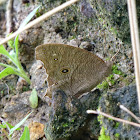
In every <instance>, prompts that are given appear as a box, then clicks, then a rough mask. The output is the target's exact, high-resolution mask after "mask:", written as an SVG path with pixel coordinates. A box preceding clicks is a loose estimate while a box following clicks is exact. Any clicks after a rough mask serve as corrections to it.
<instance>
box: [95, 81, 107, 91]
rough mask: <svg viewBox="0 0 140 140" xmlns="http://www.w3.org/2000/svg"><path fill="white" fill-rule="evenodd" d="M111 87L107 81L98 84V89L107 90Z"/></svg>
mask: <svg viewBox="0 0 140 140" xmlns="http://www.w3.org/2000/svg"><path fill="white" fill-rule="evenodd" d="M108 87H109V83H108V82H107V81H103V82H102V84H98V85H97V88H99V89H107V88H108Z"/></svg>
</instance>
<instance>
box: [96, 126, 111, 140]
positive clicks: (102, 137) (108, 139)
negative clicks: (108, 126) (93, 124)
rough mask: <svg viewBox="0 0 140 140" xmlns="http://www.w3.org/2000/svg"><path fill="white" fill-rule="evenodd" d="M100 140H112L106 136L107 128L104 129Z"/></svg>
mask: <svg viewBox="0 0 140 140" xmlns="http://www.w3.org/2000/svg"><path fill="white" fill-rule="evenodd" d="M98 140H110V137H109V136H107V135H106V134H105V128H104V127H102V129H101V131H100V136H99V138H98Z"/></svg>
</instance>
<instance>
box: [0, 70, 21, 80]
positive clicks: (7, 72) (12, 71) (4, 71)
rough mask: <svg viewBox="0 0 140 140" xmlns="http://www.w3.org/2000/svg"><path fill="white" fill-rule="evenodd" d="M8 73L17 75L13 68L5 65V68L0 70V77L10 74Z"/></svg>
mask: <svg viewBox="0 0 140 140" xmlns="http://www.w3.org/2000/svg"><path fill="white" fill-rule="evenodd" d="M10 74H16V75H19V73H18V72H16V71H14V69H13V68H11V67H7V68H5V69H4V70H3V71H1V72H0V79H2V78H4V77H6V76H8V75H10Z"/></svg>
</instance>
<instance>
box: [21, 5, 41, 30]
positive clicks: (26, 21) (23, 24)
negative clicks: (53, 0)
mask: <svg viewBox="0 0 140 140" xmlns="http://www.w3.org/2000/svg"><path fill="white" fill-rule="evenodd" d="M39 7H40V6H38V7H37V8H35V9H34V10H33V11H32V12H31V13H30V14H29V15H28V16H27V17H26V18H25V19H24V21H23V22H22V23H21V25H20V27H19V29H21V28H23V27H24V26H25V25H26V24H27V23H28V22H29V21H30V20H31V18H32V17H33V16H34V15H35V13H36V12H37V10H38V9H39Z"/></svg>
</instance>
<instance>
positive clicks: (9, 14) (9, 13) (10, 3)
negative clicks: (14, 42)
mask: <svg viewBox="0 0 140 140" xmlns="http://www.w3.org/2000/svg"><path fill="white" fill-rule="evenodd" d="M12 12H13V0H8V3H7V7H6V22H7V23H6V30H7V33H6V34H7V35H8V34H9V33H11V32H12V26H13V21H12V17H13V14H12Z"/></svg>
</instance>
